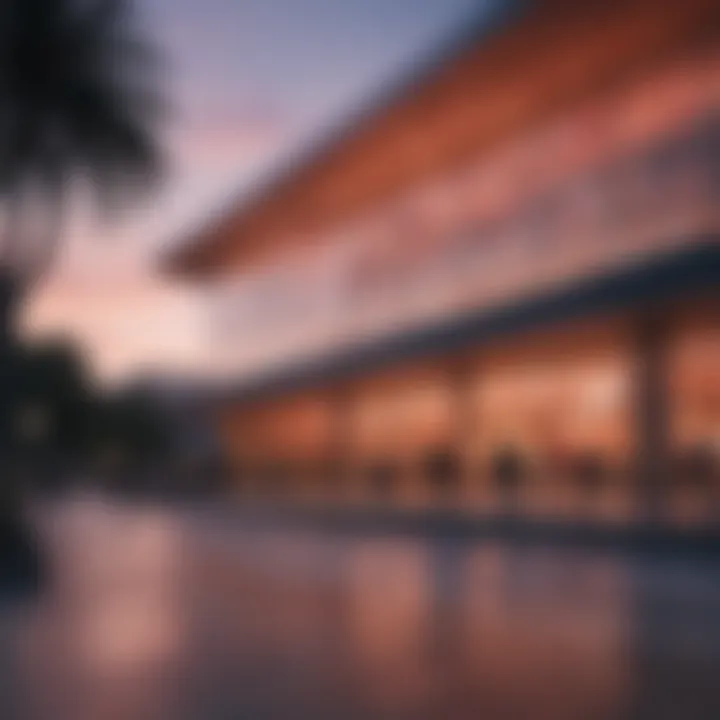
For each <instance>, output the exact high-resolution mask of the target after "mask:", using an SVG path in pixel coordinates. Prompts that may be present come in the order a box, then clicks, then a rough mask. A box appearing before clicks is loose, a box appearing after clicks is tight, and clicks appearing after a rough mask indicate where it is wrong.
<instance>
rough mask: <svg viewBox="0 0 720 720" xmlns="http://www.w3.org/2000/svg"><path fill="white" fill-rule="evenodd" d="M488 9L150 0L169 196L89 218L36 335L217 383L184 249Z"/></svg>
mask: <svg viewBox="0 0 720 720" xmlns="http://www.w3.org/2000/svg"><path fill="white" fill-rule="evenodd" d="M480 4H481V1H480V0H142V1H140V2H138V3H137V5H138V11H139V16H140V19H141V21H142V24H143V27H145V28H147V30H148V31H149V33H150V34H151V35H152V37H153V38H154V40H155V41H156V43H157V44H158V45H159V46H160V48H161V50H162V51H163V52H164V56H165V65H166V73H167V88H168V91H169V92H168V94H169V99H170V103H171V105H172V107H173V110H174V114H173V119H172V122H171V123H170V124H169V126H168V128H167V130H166V137H165V138H164V142H165V144H166V146H167V149H168V153H169V156H170V162H171V168H170V173H169V177H168V178H167V182H166V184H165V186H164V188H163V190H162V192H161V193H160V194H159V195H158V196H157V197H154V198H153V199H152V201H151V202H149V203H148V205H147V206H146V207H143V208H140V209H138V211H137V212H136V213H135V214H134V215H132V216H130V217H128V218H126V220H125V221H124V223H123V225H122V226H121V227H113V228H112V229H109V228H108V227H105V226H103V225H99V224H98V223H96V222H95V221H93V220H92V219H90V218H86V217H82V216H80V217H77V218H75V220H74V221H73V223H72V227H71V228H70V230H69V233H68V238H67V240H68V243H67V252H66V253H65V256H64V258H63V260H62V262H61V264H60V267H58V269H57V271H56V272H55V274H54V275H53V276H52V277H51V278H49V279H48V281H47V282H46V283H45V284H44V286H43V287H42V288H41V289H40V290H39V291H38V292H37V294H36V296H35V298H34V301H33V302H32V303H31V305H30V306H29V308H28V313H27V317H26V324H27V327H28V331H29V332H30V333H31V334H33V335H46V334H48V333H51V334H58V333H62V334H69V335H70V336H71V337H72V338H73V339H75V340H76V341H78V342H80V343H81V344H82V345H83V347H84V348H85V349H86V350H87V351H88V352H89V353H90V357H91V359H92V361H93V363H94V365H95V367H96V368H97V371H98V372H99V373H100V374H101V376H102V377H103V378H105V379H108V380H118V379H123V378H127V377H129V376H133V375H135V374H136V373H141V372H160V371H162V372H170V373H172V374H177V375H183V374H190V375H199V374H200V375H202V374H212V373H213V372H214V371H215V370H216V369H217V368H218V367H220V366H222V347H218V345H217V342H216V341H212V340H211V337H212V334H211V333H209V332H208V329H207V326H208V322H207V320H208V313H209V312H210V309H209V308H208V302H207V299H206V298H205V297H204V294H203V293H202V292H199V291H197V290H195V291H192V290H189V289H188V288H183V287H180V286H177V285H174V284H172V283H171V282H169V281H168V280H166V279H162V278H159V277H157V276H156V275H155V274H154V271H153V265H154V263H155V259H156V258H157V256H158V253H159V252H160V251H161V250H162V249H163V248H167V247H169V246H170V244H171V243H173V242H177V241H179V240H182V239H183V236H184V235H185V234H186V233H187V232H189V231H190V230H191V229H192V228H194V227H197V226H198V225H199V224H202V222H203V219H204V218H207V217H208V216H209V214H210V213H211V212H212V211H213V210H214V209H217V208H221V207H223V204H224V203H226V202H227V201H228V198H230V197H235V196H237V195H238V193H241V192H242V191H243V189H246V188H250V187H252V183H253V181H254V180H256V179H257V178H258V177H259V176H261V175H262V173H263V172H265V171H267V170H268V169H269V168H271V167H272V166H273V164H274V163H276V162H278V161H281V160H282V158H283V155H284V154H286V153H288V152H290V151H292V150H294V149H296V148H297V147H298V146H299V145H301V144H302V143H304V142H307V141H308V140H309V139H310V138H313V137H315V136H317V135H318V134H319V133H321V132H322V129H323V128H324V127H326V126H327V125H328V124H331V123H332V122H334V121H336V120H338V119H339V118H342V117H343V116H344V115H346V114H348V113H349V112H351V111H352V110H353V109H355V108H357V107H358V106H362V104H363V101H364V100H365V99H367V98H369V97H372V95H373V93H374V92H376V91H377V89H378V88H379V87H380V86H381V85H382V83H384V82H387V81H390V80H392V79H393V78H394V77H396V76H398V75H399V74H402V73H403V72H404V71H405V69H406V68H407V67H408V66H409V65H410V64H411V63H412V62H413V61H414V60H415V59H416V58H417V57H418V56H421V55H423V54H425V53H427V52H429V51H430V50H431V49H432V48H433V47H434V46H435V45H437V44H438V43H439V42H441V41H442V39H443V38H444V37H446V36H447V35H448V34H449V33H451V32H454V31H455V30H457V29H458V28H459V27H461V26H462V24H463V23H464V22H466V21H467V19H468V18H469V17H471V16H472V15H474V14H475V13H477V11H478V6H479V5H480Z"/></svg>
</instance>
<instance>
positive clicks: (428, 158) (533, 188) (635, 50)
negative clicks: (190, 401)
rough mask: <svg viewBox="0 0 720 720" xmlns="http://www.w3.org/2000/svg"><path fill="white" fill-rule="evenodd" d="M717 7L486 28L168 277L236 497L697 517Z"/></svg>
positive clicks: (299, 162)
mask: <svg viewBox="0 0 720 720" xmlns="http://www.w3.org/2000/svg"><path fill="white" fill-rule="evenodd" d="M719 200H720V5H718V3H717V2H715V0H684V1H683V2H672V1H669V2H657V0H623V1H622V2H621V1H619V0H617V1H616V0H603V1H600V0H597V1H594V0H585V1H583V2H571V1H570V0H567V1H563V0H539V1H537V2H534V3H522V4H518V3H515V4H513V5H512V6H507V7H505V6H503V7H502V8H501V10H500V11H498V12H496V13H495V14H494V15H493V16H492V17H490V18H489V19H488V18H487V17H485V18H484V19H483V21H482V22H481V23H480V24H479V26H478V27H475V28H471V29H469V30H468V32H467V33H466V35H465V36H464V37H463V38H460V39H459V40H457V41H456V42H454V43H452V45H451V46H450V47H448V48H445V49H444V50H443V52H441V53H440V54H439V55H438V56H437V57H435V58H433V59H432V62H430V63H428V65H427V66H426V67H424V68H422V69H418V71H417V72H416V73H415V74H414V75H413V77H412V78H411V79H410V80H409V81H408V82H406V83H404V84H401V86H399V87H395V88H393V89H392V91H391V92H388V93H385V94H384V96H383V97H382V98H381V100H380V102H378V103H377V104H375V105H374V106H373V107H371V108H369V109H367V110H366V111H365V112H363V113H362V114H361V115H360V116H358V117H356V118H354V120H353V122H352V123H350V124H349V125H348V126H347V127H345V128H343V130H342V131H341V132H339V133H336V134H335V135H333V136H332V137H330V138H328V139H326V140H325V141H324V142H323V143H322V145H321V146H319V147H315V148H313V149H312V150H311V152H308V153H306V154H305V155H303V156H301V157H299V158H295V161H294V162H293V163H292V164H291V165H289V166H288V167H287V168H284V169H283V170H282V171H281V172H279V173H277V174H276V175H275V176H274V177H272V178H271V179H270V181H269V182H268V183H267V184H265V185H264V186H263V187H262V188H261V189H260V190H259V191H258V192H257V193H256V194H255V195H254V196H253V197H252V198H250V200H248V201H245V202H243V203H239V204H238V206H237V207H234V208H231V209H229V210H228V212H227V213H226V214H225V215H223V216H221V217H219V218H217V219H216V220H214V221H213V222H211V223H209V226H208V227H206V228H204V229H203V230H202V232H200V233H199V234H198V235H196V236H193V237H192V238H190V239H189V240H188V241H187V242H186V243H183V244H182V245H181V247H180V249H179V250H177V251H176V252H175V253H174V254H173V255H172V256H171V257H170V258H169V259H168V261H167V270H168V272H171V273H174V274H175V275H176V276H181V277H184V278H187V279H191V280H197V281H202V282H205V283H208V284H211V285H212V286H213V287H214V288H216V289H217V290H218V291H219V292H220V294H221V296H222V297H224V298H225V305H224V307H225V308H226V309H227V308H229V309H230V311H231V312H230V313H229V315H228V317H227V318H226V319H225V320H226V322H227V324H226V325H225V332H226V333H227V337H228V338H229V340H228V341H230V339H232V338H242V340H243V343H244V346H245V347H246V348H247V353H246V355H245V356H244V358H243V362H242V363H240V362H238V372H237V376H238V380H237V383H236V384H235V386H234V387H233V388H232V389H228V391H227V392H225V393H222V394H220V395H219V396H218V397H217V398H215V403H214V412H215V416H216V418H217V422H218V427H219V428H220V429H221V431H222V434H223V437H224V438H225V440H226V443H227V446H228V448H229V450H230V452H231V453H232V456H233V458H234V462H235V463H236V471H237V477H238V491H239V492H240V491H242V492H245V493H250V494H253V493H260V494H266V493H270V492H273V493H278V492H281V493H283V494H285V495H286V496H288V497H298V496H305V495H315V496H320V497H325V498H326V497H337V498H344V499H352V500H354V501H358V500H369V499H373V501H375V499H376V498H383V500H384V501H385V502H397V503H403V504H404V505H409V504H413V503H417V504H428V503H430V504H435V503H448V502H452V503H456V504H459V505H460V506H461V507H468V508H474V509H478V510H482V511H486V512H505V511H507V510H508V509H512V510H513V512H517V513H520V514H527V515H532V516H535V515H540V516H553V517H556V516H563V517H573V518H574V517H578V516H583V517H585V516H587V517H592V518H595V519H598V520H599V519H606V520H607V521H613V522H614V521H622V520H627V519H635V518H638V517H639V515H638V513H641V514H642V517H646V516H647V515H648V514H650V515H652V516H653V517H659V518H664V519H665V520H667V521H668V522H698V521H703V522H704V521H707V520H712V519H714V518H718V517H720V513H719V512H718V509H717V507H716V502H717V501H718V500H720V473H719V472H718V468H719V464H718V459H719V458H720V454H719V452H720V303H719V300H720V296H719V294H718V289H719V288H720V285H719V281H720V243H718V239H719V238H720V235H719V234H718V231H719V230H720V204H719V203H718V201H719Z"/></svg>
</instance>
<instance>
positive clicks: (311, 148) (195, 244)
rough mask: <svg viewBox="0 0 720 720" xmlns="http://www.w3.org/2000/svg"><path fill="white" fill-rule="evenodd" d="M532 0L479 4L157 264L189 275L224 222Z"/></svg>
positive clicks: (292, 178) (290, 179) (293, 178)
mask: <svg viewBox="0 0 720 720" xmlns="http://www.w3.org/2000/svg"><path fill="white" fill-rule="evenodd" d="M531 1H532V0H489V2H486V3H479V4H480V5H481V6H482V9H481V10H479V11H478V13H477V15H476V16H475V18H474V19H472V20H471V21H470V22H468V23H466V24H465V25H464V26H463V27H462V28H461V29H460V31H459V32H458V33H457V34H454V35H453V36H452V37H450V38H445V39H444V40H443V41H442V42H441V43H440V45H439V47H437V48H434V49H433V51H431V52H430V53H429V54H428V57H426V58H425V59H424V60H423V61H421V63H420V64H414V65H413V66H412V67H411V68H409V71H408V70H406V71H405V72H404V73H402V74H401V76H400V77H399V78H394V79H393V80H392V81H391V82H389V83H387V84H386V85H383V86H382V87H381V88H380V91H379V92H378V93H377V94H376V95H374V96H373V97H371V98H369V99H368V98H366V99H364V100H363V101H362V102H361V104H360V106H359V107H357V108H352V109H351V111H350V112H349V113H348V114H347V115H346V116H343V117H342V118H340V119H339V121H336V122H335V123H334V124H333V125H332V126H331V127H330V128H328V129H326V130H325V131H324V132H323V133H321V134H319V135H318V137H317V139H315V140H314V141H310V142H308V143H307V144H304V145H301V146H300V147H298V148H296V150H295V151H294V152H291V153H290V156H289V157H286V158H284V159H282V160H281V161H280V162H279V163H277V164H276V165H274V166H272V167H271V168H269V170H268V171H267V172H266V173H265V175H264V176H263V177H260V178H259V179H258V181H257V182H256V183H255V186H254V188H253V189H252V190H251V191H250V192H248V191H247V190H242V191H241V192H240V193H239V195H238V196H236V197H233V198H231V200H230V201H229V202H228V203H227V204H226V207H225V208H224V210H222V211H221V212H219V213H218V214H217V216H216V219H214V220H212V221H211V222H210V223H208V222H207V221H205V222H204V223H202V224H201V225H200V226H199V227H198V228H196V229H195V230H194V231H193V232H190V233H189V234H188V236H186V237H185V238H183V239H182V240H181V241H179V242H178V244H177V245H176V246H175V247H174V248H173V249H172V250H171V251H170V253H169V254H168V255H167V256H166V257H164V258H163V259H162V267H163V269H165V270H166V271H168V272H170V273H171V274H180V275H186V274H192V269H191V268H192V267H193V265H196V264H198V263H200V264H202V262H203V261H202V256H203V255H205V254H206V253H207V251H208V250H210V248H211V247H212V245H213V244H214V243H213V241H212V240H211V241H209V242H208V237H209V236H212V235H213V234H214V233H215V232H217V231H219V230H220V228H221V227H222V226H223V225H224V224H226V222H227V221H228V219H229V218H235V217H242V216H244V215H247V214H250V213H252V212H253V210H254V209H255V208H257V207H258V206H259V205H261V204H262V203H263V202H264V201H265V200H266V199H267V198H268V197H271V196H273V195H274V194H276V193H278V192H281V191H282V189H283V188H286V187H288V186H291V185H292V184H293V183H295V182H299V181H300V179H301V176H302V174H303V172H304V171H306V170H307V168H309V167H313V166H315V165H317V164H319V163H320V162H322V160H323V159H325V158H327V157H329V156H332V154H333V153H334V152H335V151H336V149H337V148H338V147H340V146H342V145H343V144H344V143H346V142H348V141H349V140H350V139H351V138H352V137H353V136H355V135H356V134H357V133H358V132H359V130H360V128H362V127H363V124H364V123H366V122H369V121H370V120H371V119H372V118H373V117H376V116H377V115H379V114H381V113H382V112H383V111H386V110H387V109H388V108H390V107H391V106H392V105H394V104H395V103H397V101H398V99H399V98H400V97H403V96H405V95H409V94H412V93H413V91H415V90H416V89H417V88H419V87H421V86H422V85H423V83H424V82H425V81H426V80H427V79H428V78H429V77H430V76H431V75H432V74H433V73H435V72H436V71H437V70H438V68H441V67H442V66H443V65H445V64H446V63H448V62H450V61H451V60H452V59H453V58H455V57H457V56H458V55H461V54H462V53H463V52H465V51H467V50H468V49H469V48H472V47H475V46H476V45H477V44H478V43H479V42H481V41H482V40H483V38H485V37H486V36H488V35H490V34H491V33H492V32H493V31H494V30H496V29H497V28H498V27H500V26H501V25H502V24H503V23H504V22H506V21H508V20H509V19H510V18H512V17H514V16H515V15H516V14H517V13H519V12H520V11H521V10H522V8H523V7H524V6H526V5H528V4H530V3H531Z"/></svg>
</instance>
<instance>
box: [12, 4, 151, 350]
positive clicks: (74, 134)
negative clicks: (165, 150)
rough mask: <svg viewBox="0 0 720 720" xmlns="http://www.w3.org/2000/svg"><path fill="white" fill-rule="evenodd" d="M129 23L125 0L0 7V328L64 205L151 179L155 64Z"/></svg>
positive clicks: (46, 254) (116, 199)
mask: <svg viewBox="0 0 720 720" xmlns="http://www.w3.org/2000/svg"><path fill="white" fill-rule="evenodd" d="M132 21H133V15H132V12H131V8H130V6H129V5H128V3H127V2H125V0H3V2H2V3H0V201H2V202H3V210H4V213H3V215H4V228H3V231H4V232H3V234H2V241H1V242H0V273H1V274H0V285H2V287H1V288H0V292H1V297H0V323H2V330H3V331H4V332H5V333H8V332H12V331H13V329H14V327H13V325H14V321H15V312H16V311H17V308H18V304H19V302H20V301H21V300H22V299H23V297H24V296H25V294H26V293H27V291H28V290H29V289H30V288H31V287H32V286H33V285H34V283H35V282H36V281H37V280H39V279H40V278H41V277H43V276H44V274H45V273H46V272H47V270H48V269H49V268H50V267H51V266H52V263H53V260H54V258H55V256H56V253H57V250H58V246H59V243H60V239H61V237H62V231H63V225H64V222H63V221H64V218H65V216H66V213H67V211H68V210H69V209H70V207H74V206H75V205H76V204H79V203H83V204H84V205H87V204H89V203H88V200H90V201H91V202H93V203H95V204H96V206H98V207H100V208H101V209H103V210H116V209H121V208H122V207H123V206H125V205H126V204H127V203H128V201H131V200H135V199H137V198H139V197H141V196H142V195H143V194H144V193H145V191H146V190H147V188H148V186H149V184H150V183H152V182H153V181H154V180H155V179H156V178H157V177H158V176H159V169H160V165H161V163H160V154H159V152H158V147H157V144H156V141H155V138H156V131H157V127H158V121H159V120H160V119H161V117H162V112H161V111H162V103H161V102H160V97H159V94H158V92H157V90H158V85H157V81H158V79H159V78H158V73H157V70H158V69H159V65H158V63H157V58H156V56H155V55H154V53H153V51H152V49H151V47H150V46H149V45H148V44H147V43H146V42H144V41H143V39H142V38H141V36H140V34H139V33H138V32H137V29H136V28H135V27H134V25H133V22H132ZM6 337H7V336H6Z"/></svg>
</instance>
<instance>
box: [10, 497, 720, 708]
mask: <svg viewBox="0 0 720 720" xmlns="http://www.w3.org/2000/svg"><path fill="white" fill-rule="evenodd" d="M221 517H222V519H221ZM40 530H41V535H42V537H43V538H44V540H45V542H46V543H47V544H48V546H49V547H51V548H52V562H51V565H52V570H53V572H52V578H51V583H50V586H49V588H48V590H47V591H46V592H45V593H44V594H43V595H42V596H41V597H40V598H38V600H37V601H36V602H35V603H33V604H32V605H26V606H12V607H11V606H6V607H4V608H3V609H2V610H1V611H0V640H1V642H0V717H2V718H3V720H5V719H7V720H14V719H15V718H22V719H24V718H33V719H34V718H37V719H38V720H46V719H47V720H145V719H147V720H151V719H152V720H165V719H172V720H175V718H178V719H185V718H187V719H188V720H190V719H192V720H195V719H197V720H215V719H218V720H224V719H226V718H227V719H228V720H240V719H243V720H244V719H245V718H247V719H248V720H256V719H257V720H264V719H265V718H291V719H293V720H295V719H300V720H303V719H304V718H308V719H312V720H322V719H324V718H337V719H342V720H353V719H354V718H358V719H359V718H363V719H365V718H373V719H374V718H379V719H384V718H393V719H394V718H403V719H404V718H439V719H442V720H455V719H458V720H459V719H465V718H467V719H470V718H473V719H475V718H489V719H491V720H495V719H497V720H506V719H514V718H522V719H523V720H524V719H525V718H527V719H528V720H546V719H547V720H564V719H566V718H567V719H570V718H572V719H573V720H574V719H578V720H593V719H595V718H597V719H598V720H601V719H603V720H604V719H605V718H648V720H649V719H650V718H652V719H653V720H662V719H664V718H677V719H678V720H695V718H708V720H710V719H713V720H716V719H717V718H720V561H719V560H718V559H717V558H715V559H713V558H711V557H708V556H705V557H703V558H700V557H692V556H689V555H679V554H678V555H671V554H667V553H663V554H659V553H656V554H648V553H646V554H639V553H635V554H632V555H630V554H623V553H620V552H618V551H615V552H612V551H605V552H601V551H594V552H590V551H588V550H585V551H583V550H579V549H575V550H573V549H570V548H559V547H555V548H549V547H545V548H539V547H538V548H532V547H529V546H527V545H525V546H513V545H512V544H510V543H507V542H505V543H500V542H490V541H487V540H486V541H478V540H475V541H473V540H470V539H465V540H461V539H457V538H456V539H441V538H438V537H435V538H433V539H422V538H418V537H402V536H399V535H393V536H390V535H387V536H383V535H382V534H376V535H363V536H360V535H358V536H353V535H351V534H342V535H341V534H332V533H325V534H323V533H319V532H317V533H314V532H312V531H310V530H307V529H306V530H300V529H295V530H285V531H283V530H280V529H278V528H275V529H272V528H269V527H265V528H262V527H257V526H256V527H254V528H251V527H250V526H249V525H247V524H245V523H243V522H242V521H240V520H239V519H238V520H236V521H233V519H232V515H231V514H228V513H227V512H225V513H223V514H222V516H221V515H220V514H219V513H218V514H217V515H216V514H214V513H213V512H212V511H208V510H206V511H204V512H200V511H196V512H191V511H187V510H184V511H180V510H175V511H170V510H162V509H153V508H139V507H133V506H130V505H126V506H119V505H108V504H101V503H99V502H90V501H85V502H75V503H66V504H64V505H62V506H59V507H55V508H54V509H53V510H52V511H46V512H45V513H44V519H43V520H42V522H41V523H40Z"/></svg>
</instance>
